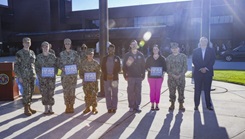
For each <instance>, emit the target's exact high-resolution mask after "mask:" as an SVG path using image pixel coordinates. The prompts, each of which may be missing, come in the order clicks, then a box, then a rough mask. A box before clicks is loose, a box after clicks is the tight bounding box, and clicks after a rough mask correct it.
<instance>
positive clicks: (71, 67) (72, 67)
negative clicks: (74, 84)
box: [65, 65, 77, 75]
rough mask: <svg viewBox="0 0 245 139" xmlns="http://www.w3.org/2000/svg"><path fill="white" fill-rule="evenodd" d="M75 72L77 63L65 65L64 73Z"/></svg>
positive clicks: (71, 73)
mask: <svg viewBox="0 0 245 139" xmlns="http://www.w3.org/2000/svg"><path fill="white" fill-rule="evenodd" d="M73 74H77V65H66V66H65V75H73Z"/></svg>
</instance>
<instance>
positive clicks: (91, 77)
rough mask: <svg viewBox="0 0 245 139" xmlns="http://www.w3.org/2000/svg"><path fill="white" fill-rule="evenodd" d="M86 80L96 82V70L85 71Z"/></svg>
mask: <svg viewBox="0 0 245 139" xmlns="http://www.w3.org/2000/svg"><path fill="white" fill-rule="evenodd" d="M83 81H85V82H95V81H96V72H86V73H84V79H83Z"/></svg>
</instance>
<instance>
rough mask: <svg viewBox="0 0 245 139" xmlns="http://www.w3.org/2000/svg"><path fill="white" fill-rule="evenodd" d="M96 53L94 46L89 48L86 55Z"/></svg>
mask: <svg viewBox="0 0 245 139" xmlns="http://www.w3.org/2000/svg"><path fill="white" fill-rule="evenodd" d="M91 54H94V49H93V48H88V49H87V51H86V55H91Z"/></svg>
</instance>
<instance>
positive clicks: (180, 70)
mask: <svg viewBox="0 0 245 139" xmlns="http://www.w3.org/2000/svg"><path fill="white" fill-rule="evenodd" d="M166 63H167V73H168V87H169V92H170V95H169V98H170V102H175V100H176V95H175V94H176V88H177V90H178V93H179V98H178V101H179V103H183V102H184V99H185V97H184V89H185V73H186V71H187V57H186V55H185V54H182V53H179V54H178V55H173V54H171V55H169V56H168V57H167V59H166ZM172 75H177V76H178V75H181V76H180V78H179V79H174V77H173V76H172Z"/></svg>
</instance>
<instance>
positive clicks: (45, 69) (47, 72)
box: [42, 67, 55, 77]
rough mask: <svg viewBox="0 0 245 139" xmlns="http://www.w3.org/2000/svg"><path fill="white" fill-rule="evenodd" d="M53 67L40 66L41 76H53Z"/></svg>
mask: <svg viewBox="0 0 245 139" xmlns="http://www.w3.org/2000/svg"><path fill="white" fill-rule="evenodd" d="M54 76H55V75H54V67H42V77H54Z"/></svg>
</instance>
